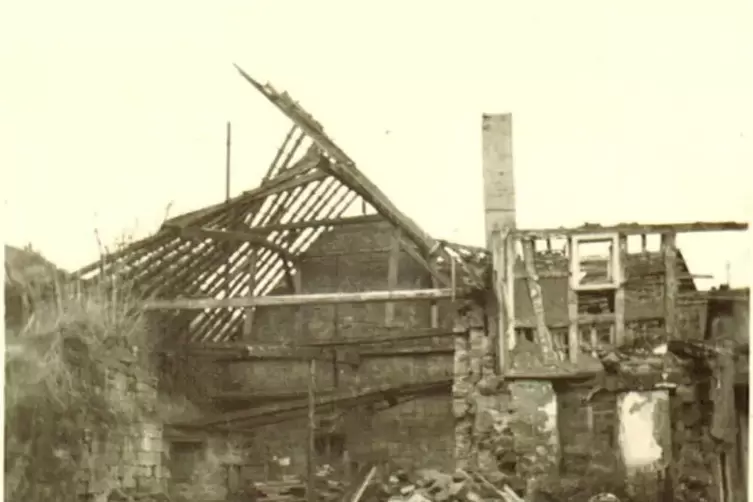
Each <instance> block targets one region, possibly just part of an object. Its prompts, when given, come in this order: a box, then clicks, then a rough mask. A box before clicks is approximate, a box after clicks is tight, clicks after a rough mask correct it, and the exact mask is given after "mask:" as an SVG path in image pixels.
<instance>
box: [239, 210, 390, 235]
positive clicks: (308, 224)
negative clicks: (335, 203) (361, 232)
mask: <svg viewBox="0 0 753 502" xmlns="http://www.w3.org/2000/svg"><path fill="white" fill-rule="evenodd" d="M383 221H385V219H384V218H383V217H382V216H381V215H379V214H365V215H363V216H353V217H350V218H326V219H323V220H311V221H296V222H293V223H278V224H276V225H263V226H260V227H251V228H249V230H248V231H249V232H251V233H253V234H262V235H266V234H268V233H270V232H277V231H282V230H300V229H305V228H316V227H342V226H346V225H368V224H371V223H380V222H383Z"/></svg>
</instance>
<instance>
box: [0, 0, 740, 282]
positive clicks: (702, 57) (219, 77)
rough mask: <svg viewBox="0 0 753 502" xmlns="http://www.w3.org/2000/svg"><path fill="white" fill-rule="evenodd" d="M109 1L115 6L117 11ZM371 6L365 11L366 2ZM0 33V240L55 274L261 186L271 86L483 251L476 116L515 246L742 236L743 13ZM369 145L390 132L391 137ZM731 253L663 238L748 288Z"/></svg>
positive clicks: (599, 6)
mask: <svg viewBox="0 0 753 502" xmlns="http://www.w3.org/2000/svg"><path fill="white" fill-rule="evenodd" d="M113 5H120V6H121V7H120V8H114V7H113ZM371 6H373V7H371ZM5 10H6V13H5V14H3V15H0V18H2V19H3V21H4V23H3V24H5V26H3V28H2V29H1V30H0V42H2V43H0V51H2V65H3V66H2V74H3V76H2V79H0V81H1V82H2V83H1V84H0V85H1V86H2V88H3V92H2V93H1V94H2V96H3V98H2V99H3V101H4V102H3V103H2V108H1V109H0V124H1V126H2V130H1V131H0V133H1V135H0V137H1V138H2V139H0V142H2V143H1V144H2V148H0V152H1V153H0V156H2V158H3V160H2V165H3V170H4V174H5V176H4V179H3V183H2V185H3V186H2V189H3V191H4V200H5V207H4V209H5V211H4V220H5V221H4V224H3V230H4V232H5V239H6V242H9V243H12V244H16V245H24V244H26V243H32V244H33V245H34V247H36V248H37V249H39V250H40V251H41V252H42V253H43V254H45V255H46V256H47V257H48V258H50V259H51V260H53V261H54V262H56V263H58V264H60V265H62V266H64V267H66V268H69V269H73V268H77V267H79V266H82V265H84V264H86V263H88V262H90V261H91V260H93V259H94V258H96V256H97V245H96V240H95V237H94V230H95V228H96V229H98V230H99V232H100V233H101V234H102V236H103V238H104V240H105V241H106V242H112V241H113V240H114V239H116V238H118V237H119V236H121V235H123V234H124V233H125V234H130V235H135V236H137V237H140V236H144V235H146V234H148V233H150V232H152V231H154V230H155V229H156V228H157V226H158V225H159V224H160V222H161V221H162V220H163V218H164V216H165V210H166V207H167V205H168V204H172V206H171V208H170V214H171V215H176V214H178V213H180V212H184V211H188V210H191V209H196V208H198V207H201V206H203V205H206V204H210V203H213V202H218V201H219V200H221V199H222V198H223V197H224V183H225V182H224V155H225V153H224V150H225V145H224V142H225V138H224V135H225V122H226V121H227V120H230V121H232V123H233V131H234V138H233V152H232V155H233V167H232V183H233V193H236V194H237V193H239V192H241V191H243V190H247V189H249V188H252V187H253V186H254V185H255V184H257V182H258V181H259V179H260V177H261V176H262V174H263V172H264V171H265V169H266V167H267V165H268V164H269V162H270V160H271V158H272V156H273V154H274V151H275V149H276V148H277V146H278V145H279V143H280V142H281V141H282V139H283V137H284V135H285V133H286V132H287V129H288V128H289V125H288V122H287V121H286V119H285V118H284V117H282V116H281V114H280V113H279V112H278V111H277V110H276V109H275V108H274V107H273V106H272V105H271V104H270V103H268V102H267V101H265V100H264V99H263V98H262V97H261V96H260V95H258V94H256V92H255V91H254V90H253V89H252V88H251V87H250V86H248V84H246V83H245V82H244V81H243V80H242V79H241V78H240V77H239V76H238V75H237V73H236V72H235V70H234V69H233V66H232V64H233V63H234V62H235V63H238V64H239V65H240V66H242V67H243V68H244V69H245V70H246V71H248V72H249V73H250V74H251V75H253V76H254V77H255V78H257V79H259V80H261V81H263V82H266V81H270V82H271V83H273V84H274V85H275V87H277V88H278V89H281V90H287V91H289V92H290V94H291V95H292V96H293V97H294V99H297V100H299V101H300V102H301V104H302V105H303V106H304V107H305V108H307V109H308V110H309V111H310V112H311V113H313V114H314V115H315V116H316V117H317V119H318V120H319V121H320V122H321V123H322V124H323V125H324V127H325V129H326V130H327V132H328V133H329V134H330V135H331V136H332V137H333V139H334V140H335V141H336V142H337V143H338V144H340V146H341V147H342V148H343V149H344V150H345V151H346V152H348V153H349V154H350V156H351V157H352V158H354V159H355V160H356V162H357V163H358V164H359V166H360V168H361V170H362V171H363V172H364V173H366V175H367V176H369V177H370V178H371V179H372V180H373V181H374V182H375V183H377V184H378V185H379V186H380V187H381V188H382V189H383V191H384V192H386V194H387V195H388V196H390V197H391V198H392V199H393V201H394V202H395V203H396V204H397V205H398V207H400V208H401V209H402V210H403V211H404V212H406V213H407V214H409V215H410V216H411V217H412V218H413V219H415V220H416V221H417V222H418V223H419V224H420V225H422V226H423V227H424V228H425V229H426V230H427V231H429V232H430V233H432V234H434V235H436V236H437V237H443V238H449V239H453V240H457V241H461V242H465V243H469V244H477V245H483V240H484V238H483V200H482V187H481V114H482V113H484V112H512V114H513V134H514V158H515V170H516V174H515V175H516V185H517V193H518V224H519V226H521V227H536V226H559V225H578V224H582V223H584V222H600V223H605V224H606V223H614V222H619V221H630V222H632V221H641V222H644V221H645V222H673V221H693V220H749V219H750V215H751V213H752V212H753V204H752V203H751V202H750V197H749V195H750V190H751V188H750V186H751V181H753V173H751V172H750V169H751V166H753V163H752V161H753V148H752V146H751V137H752V135H753V91H751V90H752V89H753V62H752V61H751V53H752V52H753V44H752V42H753V40H752V39H753V31H751V30H750V29H749V27H750V26H751V20H752V17H753V16H751V4H750V2H744V1H739V2H735V1H716V2H700V1H699V2H687V1H684V2H680V1H677V2H675V1H662V2H653V1H630V2H617V1H612V2H604V1H592V2H586V1H569V2H561V1H551V2H535V1H525V2H522V1H518V2H504V1H501V0H497V1H488V2H481V1H476V2H473V1H468V0H466V1H463V2H451V1H449V0H448V1H445V2H436V1H433V2H429V1H414V2H405V1H402V2H398V1H384V0H383V1H380V2H355V1H352V0H351V1H338V2H335V1H326V0H318V1H316V2H310V1H309V2H305V1H303V0H300V1H297V2H293V1H283V0H275V1H267V2H256V1H250V0H246V1H238V2H221V1H216V2H198V1H197V2H185V1H182V2H178V1H167V0H162V1H150V2H142V1H129V2H118V3H116V2H101V1H100V2H82V1H75V0H70V1H66V2H53V1H49V2H35V1H26V2H16V3H14V4H13V5H12V6H6V7H5ZM388 131H389V133H387V132H388ZM749 241H750V237H749V236H747V235H737V236H731V235H723V236H716V235H714V236H711V237H709V236H706V237H705V238H700V237H694V238H685V239H681V240H680V245H681V246H683V250H684V253H685V255H686V256H687V258H688V260H689V261H690V262H691V263H690V265H691V267H692V268H693V270H694V271H695V272H697V273H713V274H715V276H716V277H717V279H718V280H723V279H724V276H725V262H727V261H731V264H732V265H731V271H732V276H733V279H734V281H735V282H737V283H747V282H748V277H749V275H750V267H749V266H748V263H749V262H750V261H751V260H750V251H749V249H750V246H749V245H747V244H748V242H749Z"/></svg>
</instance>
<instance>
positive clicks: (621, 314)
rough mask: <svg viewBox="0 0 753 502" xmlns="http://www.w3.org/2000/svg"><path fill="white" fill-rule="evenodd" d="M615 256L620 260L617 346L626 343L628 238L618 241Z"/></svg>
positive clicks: (616, 305)
mask: <svg viewBox="0 0 753 502" xmlns="http://www.w3.org/2000/svg"><path fill="white" fill-rule="evenodd" d="M617 243H618V245H617V249H616V250H615V256H617V259H618V260H619V263H618V269H617V278H616V279H617V289H616V290H615V293H614V341H615V344H616V345H617V346H621V345H623V344H624V343H625V341H626V340H625V277H626V274H625V262H626V261H627V237H626V236H625V235H620V236H619V237H618V239H617Z"/></svg>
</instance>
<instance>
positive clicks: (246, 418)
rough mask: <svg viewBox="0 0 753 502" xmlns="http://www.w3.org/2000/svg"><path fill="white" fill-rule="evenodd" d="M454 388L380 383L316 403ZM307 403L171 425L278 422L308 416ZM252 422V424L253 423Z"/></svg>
mask: <svg viewBox="0 0 753 502" xmlns="http://www.w3.org/2000/svg"><path fill="white" fill-rule="evenodd" d="M451 387H452V379H451V378H443V379H441V380H434V381H427V382H419V383H411V384H407V385H398V386H395V385H393V384H386V385H380V386H377V387H372V388H365V389H355V390H344V391H339V392H336V393H332V394H330V395H328V396H317V397H316V398H315V405H316V411H317V412H324V413H327V412H331V411H332V405H337V406H342V407H353V406H359V405H362V404H369V403H373V402H376V401H380V400H385V399H391V398H393V397H399V396H401V395H403V396H404V395H408V394H416V393H422V392H426V391H428V390H434V389H436V390H438V391H440V392H447V393H448V394H449V392H450V389H451ZM307 408H308V403H307V401H306V400H305V399H301V400H299V401H296V402H291V403H284V404H280V405H270V406H265V407H253V408H251V409H248V410H241V411H232V412H227V413H219V414H217V415H213V416H206V417H202V418H199V419H197V420H191V421H188V422H182V423H175V424H172V425H174V426H176V427H187V428H205V427H212V426H223V425H229V424H231V423H233V422H235V423H238V422H241V423H242V422H245V423H248V424H249V425H251V424H253V425H257V426H258V425H264V424H271V423H278V422H281V421H283V420H291V419H295V418H301V417H305V416H306V413H307ZM253 425H252V426H253Z"/></svg>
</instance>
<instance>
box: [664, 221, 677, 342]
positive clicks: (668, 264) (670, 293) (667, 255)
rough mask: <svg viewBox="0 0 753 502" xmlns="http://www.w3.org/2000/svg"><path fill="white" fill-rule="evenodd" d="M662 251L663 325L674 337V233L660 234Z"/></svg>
mask: <svg viewBox="0 0 753 502" xmlns="http://www.w3.org/2000/svg"><path fill="white" fill-rule="evenodd" d="M661 246H662V253H663V255H664V326H665V331H666V334H667V336H668V337H669V338H670V339H672V338H676V337H677V335H678V333H677V293H678V286H679V281H678V280H677V247H676V245H675V234H674V233H666V234H663V235H662V242H661Z"/></svg>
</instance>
